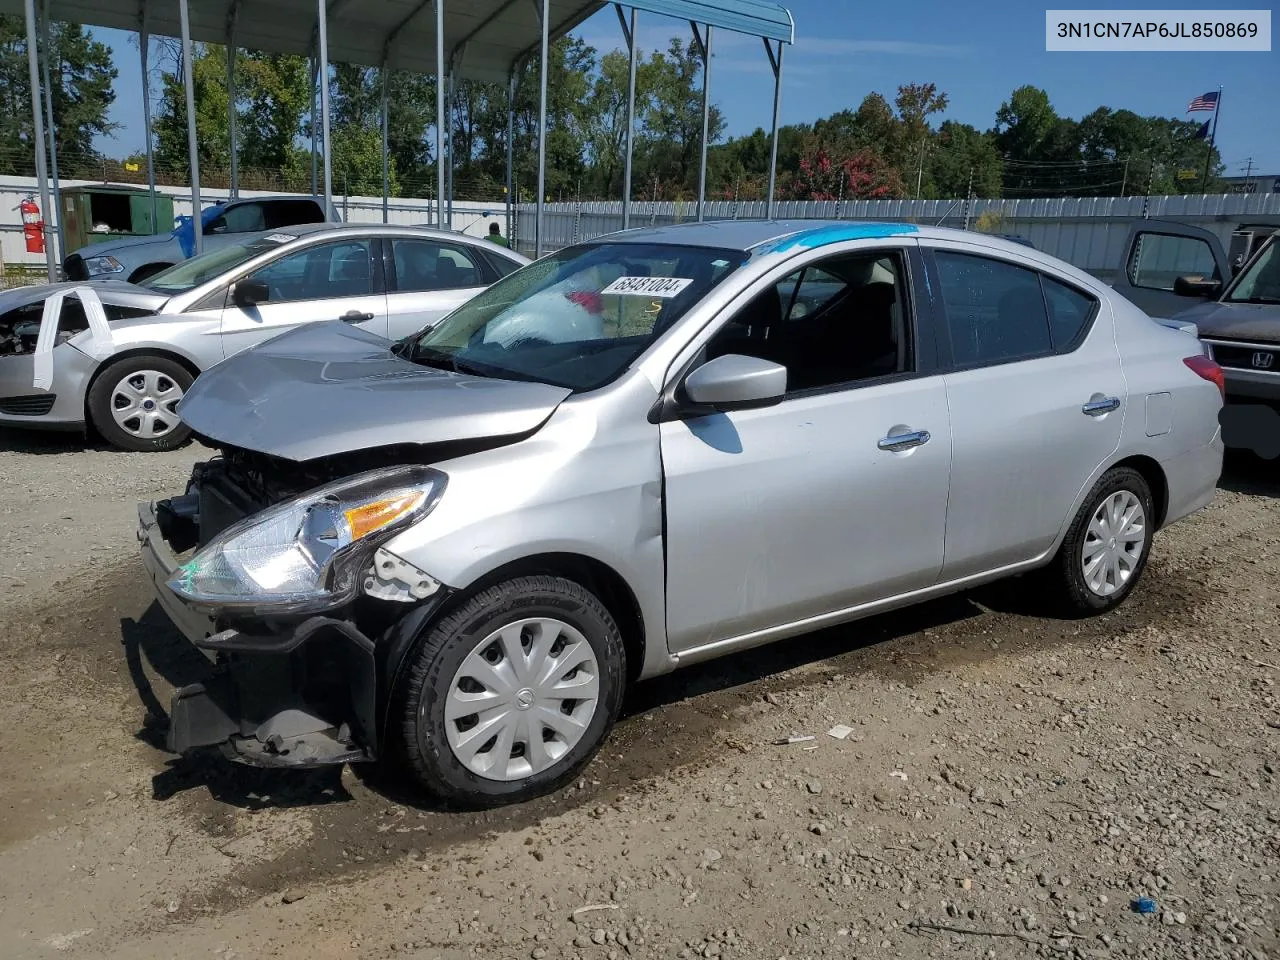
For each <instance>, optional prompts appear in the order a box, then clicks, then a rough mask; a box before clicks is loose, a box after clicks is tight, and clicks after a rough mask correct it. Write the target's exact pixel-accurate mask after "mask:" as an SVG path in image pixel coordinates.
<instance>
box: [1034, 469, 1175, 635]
mask: <svg viewBox="0 0 1280 960" xmlns="http://www.w3.org/2000/svg"><path fill="white" fill-rule="evenodd" d="M1154 533H1155V510H1154V507H1153V504H1152V499H1151V487H1150V486H1149V485H1148V484H1147V481H1146V480H1145V479H1144V478H1143V476H1142V474H1140V473H1139V472H1138V471H1137V470H1134V469H1131V468H1129V467H1117V468H1115V469H1112V470H1108V471H1107V472H1106V473H1105V474H1103V475H1102V477H1101V478H1099V480H1098V482H1097V483H1096V484H1094V487H1093V489H1092V490H1090V491H1089V495H1088V496H1087V497H1085V499H1084V503H1083V504H1081V506H1080V510H1079V511H1078V512H1077V513H1076V516H1075V519H1074V520H1072V522H1071V527H1070V528H1069V529H1068V531H1067V536H1066V539H1064V540H1063V542H1062V546H1061V547H1060V548H1059V550H1058V556H1057V557H1056V558H1055V560H1054V562H1053V565H1052V566H1051V567H1050V568H1049V569H1048V571H1047V573H1048V574H1049V577H1050V580H1051V586H1052V587H1053V589H1054V592H1055V593H1056V594H1057V597H1058V599H1059V600H1060V601H1061V605H1062V606H1063V607H1064V608H1065V612H1067V613H1068V614H1073V615H1076V616H1089V615H1092V614H1098V613H1105V612H1107V611H1109V610H1112V609H1114V608H1115V607H1117V606H1119V605H1120V603H1121V601H1123V600H1124V598H1125V597H1127V596H1128V595H1129V594H1130V593H1131V592H1132V591H1133V588H1134V587H1135V586H1137V584H1138V581H1139V580H1140V579H1141V578H1142V573H1143V571H1144V570H1145V569H1146V566H1147V557H1148V555H1149V554H1150V552H1151V537H1152V534H1154Z"/></svg>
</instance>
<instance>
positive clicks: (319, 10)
mask: <svg viewBox="0 0 1280 960" xmlns="http://www.w3.org/2000/svg"><path fill="white" fill-rule="evenodd" d="M316 22H317V24H318V27H319V31H320V34H319V35H320V40H319V49H320V55H319V62H320V69H319V70H318V71H317V73H316V80H317V85H318V86H319V87H320V136H321V137H322V142H323V144H324V210H325V216H326V217H327V216H328V215H329V207H330V206H331V205H332V204H333V141H332V140H331V139H330V137H329V11H328V10H327V9H326V8H325V0H316Z"/></svg>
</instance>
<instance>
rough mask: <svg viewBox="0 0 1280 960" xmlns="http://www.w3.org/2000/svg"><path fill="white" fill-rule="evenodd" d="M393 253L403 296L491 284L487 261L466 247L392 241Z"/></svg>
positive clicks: (397, 288) (416, 241) (397, 286)
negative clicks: (486, 265) (485, 267)
mask: <svg viewBox="0 0 1280 960" xmlns="http://www.w3.org/2000/svg"><path fill="white" fill-rule="evenodd" d="M391 251H392V256H393V259H394V260H395V268H396V290H397V291H398V292H400V293H417V292H424V291H432V290H465V289H466V288H468V287H482V286H485V285H486V284H487V283H488V275H487V272H486V271H485V269H484V266H483V261H482V260H481V258H480V257H479V256H477V255H476V253H475V251H473V250H469V249H468V248H467V247H465V246H464V245H462V244H453V243H442V242H440V241H437V240H392V241H391Z"/></svg>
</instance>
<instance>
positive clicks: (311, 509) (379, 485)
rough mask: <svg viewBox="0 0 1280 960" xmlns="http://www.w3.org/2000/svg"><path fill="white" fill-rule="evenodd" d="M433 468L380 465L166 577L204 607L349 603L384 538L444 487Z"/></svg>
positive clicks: (275, 514) (286, 506)
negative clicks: (387, 466) (381, 468)
mask: <svg viewBox="0 0 1280 960" xmlns="http://www.w3.org/2000/svg"><path fill="white" fill-rule="evenodd" d="M444 486H445V476H444V474H442V473H440V472H439V471H437V470H432V469H430V468H428V467H393V468H390V469H386V470H374V471H371V472H369V473H363V474H360V475H358V476H356V477H352V478H349V479H347V480H341V481H339V482H337V483H332V484H329V485H328V486H324V487H320V488H319V489H316V490H312V491H311V492H309V493H306V494H303V495H302V496H299V497H295V498H294V499H292V500H286V501H284V502H283V503H278V504H276V505H275V506H273V507H269V508H267V509H266V510H263V511H262V512H261V513H256V514H254V515H253V516H251V517H247V518H245V519H244V520H241V521H240V522H239V523H236V524H234V525H232V526H230V527H228V528H227V529H226V530H224V531H223V532H222V533H220V534H218V536H217V537H215V538H214V539H213V540H211V541H209V543H207V544H206V545H205V546H204V547H202V548H201V549H200V550H199V551H197V553H196V555H195V556H194V557H192V558H191V560H189V561H188V562H187V563H185V564H183V565H182V566H181V567H179V568H178V570H177V571H176V572H175V573H174V575H173V577H171V578H170V580H169V588H170V589H171V590H173V592H174V593H176V594H178V596H180V597H183V598H184V599H185V600H187V601H189V602H190V603H192V604H195V605H196V606H200V607H206V608H211V609H231V608H239V609H244V610H247V611H255V610H262V612H264V613H265V612H277V613H288V612H307V611H314V610H323V609H330V608H332V607H335V606H339V605H341V604H343V603H346V602H347V601H349V600H350V599H351V598H352V597H353V596H354V595H355V592H356V590H357V588H358V587H359V584H360V582H361V577H362V574H363V571H364V568H365V567H367V566H368V558H369V556H370V554H371V553H372V552H373V551H374V550H375V549H376V548H377V546H378V544H380V543H382V542H384V541H385V540H387V539H388V538H389V537H390V536H392V535H393V534H394V533H396V532H397V531H399V530H402V529H404V528H405V527H407V526H409V525H410V524H412V523H415V522H416V521H418V520H420V519H422V518H423V517H424V516H426V515H427V514H428V513H429V512H430V511H431V509H432V507H434V506H435V504H436V502H437V501H438V500H439V498H440V495H441V493H443V492H444Z"/></svg>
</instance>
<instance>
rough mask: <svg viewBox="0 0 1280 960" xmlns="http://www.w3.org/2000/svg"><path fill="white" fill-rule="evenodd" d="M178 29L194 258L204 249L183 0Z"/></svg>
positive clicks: (193, 92)
mask: <svg viewBox="0 0 1280 960" xmlns="http://www.w3.org/2000/svg"><path fill="white" fill-rule="evenodd" d="M178 18H179V20H180V21H181V28H182V85H183V87H185V88H186V94H187V155H188V157H189V158H190V160H191V226H192V234H193V236H194V238H195V241H194V243H195V252H196V254H197V255H199V254H200V252H201V251H203V250H204V229H203V228H204V224H203V223H201V220H200V153H199V144H198V142H197V140H196V79H195V67H196V64H195V49H194V47H193V46H192V44H191V12H190V11H189V10H188V9H187V0H178Z"/></svg>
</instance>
